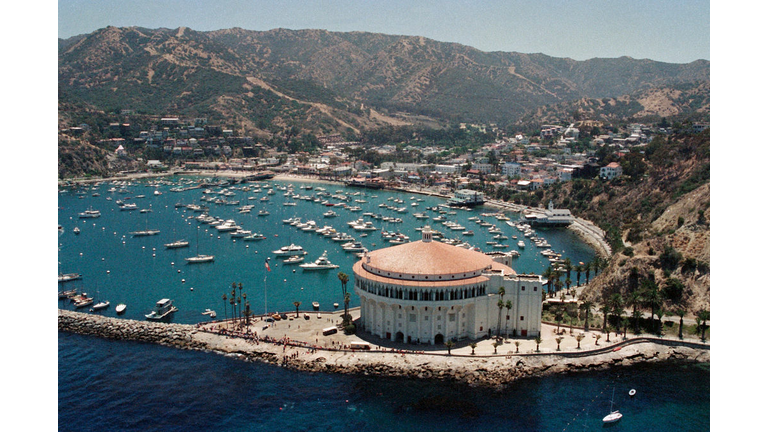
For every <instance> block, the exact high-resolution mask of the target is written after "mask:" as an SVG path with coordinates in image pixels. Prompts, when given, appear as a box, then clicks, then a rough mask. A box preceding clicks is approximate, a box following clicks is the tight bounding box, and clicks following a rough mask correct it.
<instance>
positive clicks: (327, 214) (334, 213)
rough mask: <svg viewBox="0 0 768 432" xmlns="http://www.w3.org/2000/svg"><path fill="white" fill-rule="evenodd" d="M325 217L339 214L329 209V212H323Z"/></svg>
mask: <svg viewBox="0 0 768 432" xmlns="http://www.w3.org/2000/svg"><path fill="white" fill-rule="evenodd" d="M323 216H324V217H327V218H328V217H336V216H338V214H337V213H336V212H335V211H333V210H328V211H327V212H325V213H323Z"/></svg>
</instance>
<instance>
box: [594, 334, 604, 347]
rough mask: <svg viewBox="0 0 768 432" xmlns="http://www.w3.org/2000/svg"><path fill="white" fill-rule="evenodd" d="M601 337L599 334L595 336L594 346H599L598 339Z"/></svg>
mask: <svg viewBox="0 0 768 432" xmlns="http://www.w3.org/2000/svg"><path fill="white" fill-rule="evenodd" d="M602 336H603V335H601V334H600V333H598V334H596V335H595V345H600V344H599V343H598V342H600V338H601V337H602Z"/></svg>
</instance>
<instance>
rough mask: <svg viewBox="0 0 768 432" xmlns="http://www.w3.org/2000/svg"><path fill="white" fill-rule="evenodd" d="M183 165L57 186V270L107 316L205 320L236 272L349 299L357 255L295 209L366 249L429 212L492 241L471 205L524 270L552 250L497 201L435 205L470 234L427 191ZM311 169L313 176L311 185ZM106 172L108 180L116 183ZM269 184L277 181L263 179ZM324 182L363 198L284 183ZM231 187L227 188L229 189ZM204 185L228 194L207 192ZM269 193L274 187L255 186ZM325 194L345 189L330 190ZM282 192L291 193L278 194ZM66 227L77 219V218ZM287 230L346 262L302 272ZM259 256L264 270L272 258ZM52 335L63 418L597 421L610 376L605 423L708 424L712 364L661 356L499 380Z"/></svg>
mask: <svg viewBox="0 0 768 432" xmlns="http://www.w3.org/2000/svg"><path fill="white" fill-rule="evenodd" d="M190 180H193V179H190V178H177V177H169V178H167V179H164V180H163V181H162V182H157V181H153V182H148V181H145V182H133V183H131V184H127V185H116V184H111V183H103V184H101V185H97V186H88V187H85V188H82V187H81V188H79V189H65V190H62V191H60V193H59V203H58V205H59V224H60V225H61V230H60V231H59V237H58V244H59V257H58V259H59V272H60V273H75V272H76V273H80V274H82V279H80V280H77V281H73V282H67V283H65V284H59V286H58V288H59V290H61V289H64V288H78V289H79V290H81V291H86V292H88V294H89V295H92V296H94V297H95V300H96V301H97V302H98V301H99V300H108V301H109V302H110V303H111V306H110V308H109V309H107V310H105V311H103V312H95V313H102V314H104V315H106V316H116V313H115V309H114V307H115V305H117V304H118V303H124V304H126V305H127V311H126V313H125V314H124V315H122V316H121V317H122V318H126V319H136V320H143V319H144V315H145V314H146V313H148V312H149V311H150V310H151V309H152V307H153V306H154V304H155V302H156V301H157V300H159V299H161V298H171V299H173V300H174V303H175V304H176V306H177V307H178V308H179V311H178V312H176V314H175V315H174V317H173V320H174V322H179V323H196V322H200V321H204V320H207V319H209V318H208V317H207V316H205V315H202V312H203V311H204V310H205V309H207V308H209V309H213V310H216V311H217V314H218V317H219V318H224V317H225V314H226V313H228V312H227V310H228V303H227V304H226V306H227V307H225V303H224V301H223V300H222V295H225V294H228V293H229V292H230V291H231V289H232V288H231V287H232V283H233V282H234V283H237V284H240V283H242V285H243V290H242V292H243V293H246V295H247V299H248V301H249V302H250V304H251V307H252V309H253V310H254V311H255V312H256V313H262V312H264V311H265V310H267V311H270V312H274V311H276V310H279V311H290V310H295V308H294V305H293V302H294V301H300V302H302V306H301V307H300V308H301V309H302V310H310V309H311V306H310V304H311V303H312V302H313V301H317V302H319V303H320V308H321V309H322V310H333V309H334V306H333V303H343V302H342V297H341V289H340V283H339V280H338V278H337V276H336V275H337V273H338V272H339V271H343V272H345V273H347V274H350V275H351V274H352V265H353V264H354V262H355V261H356V260H357V259H358V258H357V257H356V256H355V255H354V254H353V253H350V252H345V251H343V250H342V249H341V247H340V244H341V243H337V242H333V241H331V240H330V239H328V238H323V237H322V236H320V235H318V234H315V233H309V232H304V231H301V230H299V229H297V228H296V227H294V226H290V225H288V224H284V223H283V220H284V219H288V218H291V217H301V219H302V221H307V220H314V221H316V222H317V224H318V226H320V227H322V226H324V225H331V226H333V227H334V228H336V229H337V230H338V231H342V232H347V233H349V234H351V235H352V236H354V237H355V238H357V239H358V240H360V241H362V243H363V244H364V245H365V246H366V247H367V248H368V249H370V250H373V249H376V248H381V247H386V246H389V244H388V243H386V241H385V239H383V238H382V236H381V234H380V232H381V230H382V229H383V230H387V231H399V232H401V233H403V234H405V235H407V236H409V237H410V238H411V239H412V240H415V239H419V238H420V233H419V232H418V231H416V228H418V227H420V226H422V225H423V224H424V223H428V224H429V225H431V226H432V227H433V228H436V229H438V230H440V231H442V232H443V233H444V234H445V235H446V236H447V237H456V238H460V239H461V240H463V241H467V242H469V243H471V244H473V245H475V246H478V247H480V248H481V249H483V250H485V251H489V250H492V249H491V246H488V245H486V242H488V241H491V240H492V234H489V233H488V232H487V231H488V229H487V228H485V227H481V226H479V225H478V224H477V223H475V222H474V221H472V220H470V219H469V218H473V217H480V218H482V219H484V220H486V221H488V222H491V223H494V224H496V226H497V227H499V228H501V230H502V232H503V234H504V235H506V236H508V237H509V240H506V241H504V242H503V243H505V244H508V245H509V247H508V248H507V249H496V250H501V251H506V250H519V251H520V252H521V256H520V257H519V258H517V259H516V261H515V262H514V264H513V267H514V268H515V269H516V270H517V271H518V272H535V273H541V272H543V271H544V269H546V267H547V266H548V265H550V264H549V261H547V259H546V258H545V257H544V256H542V255H541V254H540V251H541V249H539V248H537V247H535V246H534V245H533V244H531V243H530V241H529V240H527V239H525V240H524V241H525V242H526V246H525V248H523V249H519V248H518V247H517V245H516V244H517V240H515V239H513V238H512V236H517V237H518V240H519V239H523V236H522V233H520V232H518V231H517V230H516V229H515V228H513V227H510V226H508V225H506V224H505V223H504V222H503V221H498V220H496V219H495V218H494V217H492V216H482V214H483V213H492V212H495V210H493V209H489V208H487V207H479V208H476V209H474V210H471V211H465V210H456V214H445V215H444V216H445V217H446V218H448V219H449V220H453V221H456V222H458V223H460V224H461V225H463V226H464V227H465V228H466V230H472V231H474V233H475V235H474V236H464V235H462V234H461V233H462V231H451V230H449V229H447V228H446V227H444V226H442V225H441V224H440V222H437V221H433V220H432V218H434V217H437V216H438V213H437V212H435V211H431V210H427V207H433V206H437V205H439V204H441V203H443V202H444V200H442V199H440V198H436V197H429V196H422V195H415V194H406V193H400V192H392V191H383V190H366V189H352V188H346V187H343V186H340V185H336V184H324V183H307V182H302V181H295V182H282V181H281V182H278V181H269V182H263V183H262V186H261V188H260V191H258V190H257V188H256V185H255V184H248V185H247V186H249V188H250V190H243V189H242V187H243V186H245V185H238V186H236V187H233V188H231V189H225V188H224V187H209V189H210V192H211V193H209V194H204V193H203V189H191V190H186V191H183V192H174V191H173V190H177V189H178V188H181V187H184V186H187V185H188V183H187V182H188V181H190ZM291 184H293V186H294V188H293V190H294V193H293V194H292V195H290V196H285V194H286V192H287V191H285V190H281V189H283V188H284V187H285V186H288V185H291ZM304 185H307V186H310V185H311V186H313V188H312V189H311V190H310V189H305V188H303V187H302V186H304ZM112 188H114V189H115V190H114V191H113V192H110V189H112ZM269 189H272V190H273V191H274V194H271V195H268V194H267V191H268V190H269ZM322 189H325V192H327V193H328V194H331V195H341V194H342V193H343V194H346V195H347V196H349V200H348V201H345V202H346V204H347V205H348V206H359V207H360V208H361V209H360V210H359V211H350V210H347V209H344V208H341V207H327V206H325V205H323V204H322V203H320V202H315V201H313V200H306V199H300V198H299V199H296V198H294V197H293V196H294V195H298V196H303V197H308V196H313V197H314V196H317V194H318V192H320V193H321V194H322V193H323V191H322ZM155 191H157V193H155ZM225 191H228V192H229V193H228V194H227V195H225V194H224V193H223V192H225ZM337 191H340V192H338V193H337ZM204 196H211V197H216V198H219V199H225V200H227V201H229V202H230V204H229V205H227V204H215V203H213V202H207V201H202V200H201V198H202V197H204ZM264 197H266V198H267V199H266V200H262V199H263V198H264ZM321 198H322V199H323V200H328V201H330V202H339V200H338V199H336V198H331V197H329V196H321ZM396 200H401V202H400V201H396ZM117 201H124V202H126V203H136V205H137V207H138V209H137V210H133V211H125V210H120V208H119V207H118V205H117ZM233 201H239V204H237V205H235V204H232V202H233ZM363 201H364V202H363ZM285 202H295V203H296V204H295V205H291V206H287V205H284V203H285ZM177 204H178V205H177ZM182 204H184V205H187V204H197V205H205V206H208V207H209V214H210V215H212V216H216V217H220V218H222V219H233V220H235V221H236V222H237V224H238V225H240V226H241V227H242V228H243V229H247V230H251V231H253V232H254V233H255V232H260V233H262V234H263V235H264V236H265V239H264V240H259V241H250V242H245V241H243V240H242V239H233V238H232V237H231V235H230V234H229V233H226V232H219V231H217V230H216V229H215V228H214V227H213V226H210V225H206V224H201V223H200V222H198V221H196V220H195V219H193V217H195V216H198V215H199V214H200V213H199V212H194V211H193V210H192V209H190V208H187V207H185V206H181V205H182ZM248 204H252V205H254V207H253V209H252V210H251V213H240V212H239V210H238V208H240V207H241V206H243V205H248ZM381 204H385V205H389V206H391V207H393V208H400V209H403V208H405V211H401V212H398V211H395V210H390V209H388V208H385V207H380V205H381ZM412 204H415V205H412ZM89 208H92V209H94V210H99V211H100V212H101V216H100V217H98V218H92V219H90V218H89V219H81V218H79V217H78V214H79V213H81V212H83V211H85V210H88V209H89ZM140 209H151V211H147V212H141V211H140ZM329 209H333V210H334V211H335V212H336V213H338V215H339V216H338V217H335V218H325V217H324V216H323V213H324V212H326V211H328V210H329ZM259 210H267V211H268V212H269V215H266V216H259V215H258V212H259ZM368 212H369V213H373V214H381V215H382V216H385V217H386V216H388V217H392V218H402V222H400V223H391V222H383V221H382V220H381V219H374V218H371V217H369V216H363V213H368ZM416 212H424V213H425V214H427V215H428V216H429V219H424V220H419V219H416V218H415V217H414V216H413V215H414V213H416ZM508 216H509V217H510V218H511V219H512V220H514V219H516V217H517V215H516V214H514V213H509V214H508ZM358 218H364V219H365V220H369V221H372V222H373V223H374V225H375V226H376V227H377V231H368V232H367V234H368V235H367V236H366V237H361V236H360V234H362V232H358V231H355V230H353V229H351V228H350V227H348V226H347V222H349V221H352V220H355V219H358ZM75 227H77V228H79V230H80V233H79V234H75V233H74V232H73V229H74V228H75ZM148 229H158V230H160V233H159V234H157V235H153V236H145V237H135V236H132V235H131V234H130V233H131V232H135V231H141V230H148ZM537 234H538V235H539V236H540V237H544V238H546V239H547V241H548V242H549V243H550V244H551V246H552V249H553V250H554V251H557V252H559V253H562V255H563V257H564V258H565V257H567V258H569V259H570V260H571V261H572V262H573V263H578V262H587V261H589V260H591V259H592V258H593V256H594V251H592V250H591V249H590V248H589V247H587V246H586V245H584V244H583V243H582V242H581V241H580V240H579V239H578V237H576V236H575V235H574V234H572V233H571V232H570V231H568V230H549V231H541V232H538V233H537ZM182 238H183V239H186V240H187V241H189V242H190V246H189V247H187V248H181V249H166V248H165V247H164V244H165V243H169V242H172V241H175V240H178V239H182ZM291 243H294V244H298V245H301V246H303V247H304V249H305V250H307V251H308V254H307V255H306V261H305V262H311V261H313V260H314V259H316V258H317V257H319V256H320V255H321V254H322V253H323V252H324V251H327V254H328V258H329V259H330V261H331V262H333V263H335V264H338V265H339V266H340V267H339V268H338V269H335V270H330V271H325V272H323V271H315V272H306V271H303V270H302V269H300V268H298V267H297V266H295V265H293V266H290V265H285V264H282V262H281V261H282V260H281V259H280V258H279V257H276V256H275V255H274V254H272V253H271V251H273V250H276V249H278V248H280V247H282V246H286V245H289V244H291ZM197 253H200V254H212V255H214V256H215V261H214V262H212V263H203V264H187V263H186V261H185V258H187V257H190V256H193V255H196V254H197ZM267 258H270V261H269V264H270V271H267V268H266V266H265V260H266V259H267ZM572 278H575V275H573V276H572ZM582 278H584V275H582ZM582 281H583V279H582ZM357 302H358V299H357V297H356V296H354V295H353V296H352V301H351V304H350V306H351V307H354V306H357V305H358V303H357ZM59 307H61V308H66V309H72V308H73V307H72V305H71V304H70V303H69V302H68V301H59ZM82 311H85V312H88V311H87V309H82ZM229 313H230V314H231V312H229ZM58 344H59V359H58V365H59V366H58V371H59V386H58V389H59V429H60V430H73V431H87V430H121V431H132V430H143V431H145V430H164V431H167V430H186V431H189V430H203V429H205V430H216V431H230V430H231V431H250V430H253V431H260V430H270V431H272V430H340V431H346V430H370V431H386V430H394V429H398V430H403V431H408V430H422V431H423V430H436V431H437V430H440V431H453V430H462V431H466V430H483V431H494V430H532V431H535V430H541V431H548V430H594V429H597V428H601V427H602V422H601V419H602V417H603V416H604V415H606V414H607V413H608V411H609V409H610V399H611V392H612V391H613V389H614V388H615V389H616V390H615V391H616V396H615V397H614V403H615V405H616V406H617V407H618V408H619V409H621V411H622V413H623V414H624V418H623V419H622V420H621V421H620V422H619V423H618V424H616V425H614V426H613V427H611V428H612V429H615V430H626V431H630V430H638V431H639V430H648V429H649V428H654V429H656V430H662V431H665V430H676V431H681V430H707V429H708V428H709V369H708V365H697V366H680V365H655V366H643V367H632V368H624V369H620V370H612V371H606V372H599V373H588V374H577V375H573V376H567V377H562V376H561V377H551V378H541V379H528V380H524V381H520V382H518V383H515V384H513V385H511V386H509V388H507V389H505V390H503V391H494V390H480V389H469V388H466V387H463V386H455V385H448V384H442V383H434V382H429V383H424V382H413V381H407V380H401V379H385V378H380V377H378V378H373V377H351V376H340V375H324V374H308V373H299V372H293V371H289V370H285V369H282V368H279V367H276V366H272V365H264V364H255V363H244V362H242V361H238V360H234V359H230V358H227V357H223V356H220V355H216V354H209V353H200V352H190V351H183V350H175V349H170V348H166V347H161V346H154V345H149V344H140V343H131V342H119V341H111V340H102V339H98V338H92V337H86V336H80V335H74V334H68V333H59V338H58ZM630 388H636V389H637V390H638V394H637V396H635V397H634V398H631V399H630V398H629V397H628V396H627V391H628V390H629V389H630ZM83 413H87V416H84V415H83ZM93 419H99V421H98V422H94V421H93ZM395 425H396V426H395Z"/></svg>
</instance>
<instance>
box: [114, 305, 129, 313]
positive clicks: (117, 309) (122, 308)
mask: <svg viewBox="0 0 768 432" xmlns="http://www.w3.org/2000/svg"><path fill="white" fill-rule="evenodd" d="M126 307H127V306H126V305H125V303H120V304H119V305H117V306H115V312H117V314H118V315H120V314H121V313H123V312H125V308H126Z"/></svg>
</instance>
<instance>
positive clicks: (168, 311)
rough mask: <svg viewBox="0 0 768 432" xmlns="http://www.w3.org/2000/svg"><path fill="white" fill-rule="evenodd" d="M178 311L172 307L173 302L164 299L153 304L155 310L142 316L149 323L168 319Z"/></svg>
mask: <svg viewBox="0 0 768 432" xmlns="http://www.w3.org/2000/svg"><path fill="white" fill-rule="evenodd" d="M178 310H179V309H178V308H177V307H176V306H174V305H173V300H170V299H167V298H164V299H161V300H159V301H158V302H157V303H156V304H155V309H153V310H152V311H151V312H150V313H148V314H146V315H144V316H145V317H146V318H147V319H148V320H150V321H162V320H165V319H169V318H170V317H171V316H172V315H173V313H174V312H176V311H178Z"/></svg>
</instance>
